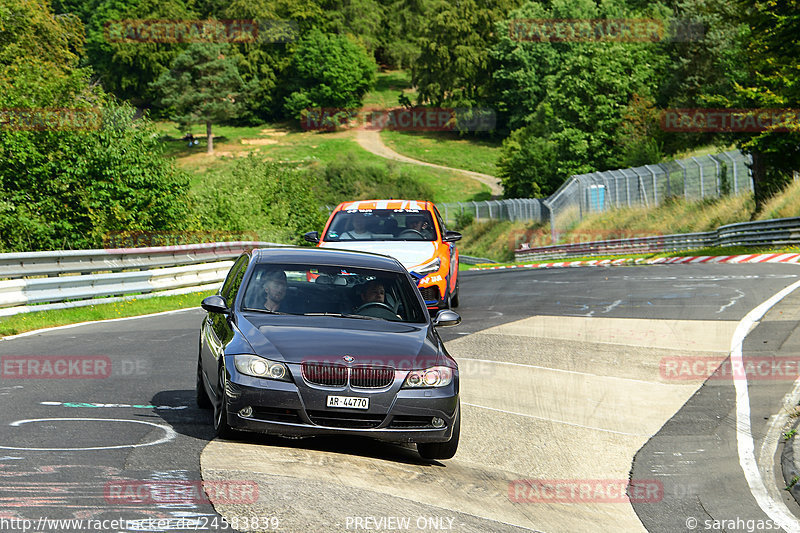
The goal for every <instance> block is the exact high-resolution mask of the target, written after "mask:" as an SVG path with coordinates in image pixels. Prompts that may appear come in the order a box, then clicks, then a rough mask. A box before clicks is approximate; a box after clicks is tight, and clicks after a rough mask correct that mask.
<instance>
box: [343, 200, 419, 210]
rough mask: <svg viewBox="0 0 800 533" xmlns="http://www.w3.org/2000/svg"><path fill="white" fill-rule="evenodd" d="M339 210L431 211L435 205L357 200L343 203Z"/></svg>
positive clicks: (412, 201) (417, 201)
mask: <svg viewBox="0 0 800 533" xmlns="http://www.w3.org/2000/svg"><path fill="white" fill-rule="evenodd" d="M338 209H339V210H341V211H344V210H347V209H418V210H420V211H431V210H432V209H433V204H432V203H431V202H428V201H427V200H356V201H353V202H342V203H341V204H339V207H338Z"/></svg>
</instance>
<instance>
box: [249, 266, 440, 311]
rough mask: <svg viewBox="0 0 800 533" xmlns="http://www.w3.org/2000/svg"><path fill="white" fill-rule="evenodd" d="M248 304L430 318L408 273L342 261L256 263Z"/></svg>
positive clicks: (258, 307) (251, 307) (256, 307)
mask: <svg viewBox="0 0 800 533" xmlns="http://www.w3.org/2000/svg"><path fill="white" fill-rule="evenodd" d="M242 308H243V309H244V310H245V311H255V312H262V313H274V314H289V315H298V316H335V317H341V318H348V319H362V320H390V321H392V322H414V323H424V322H426V316H425V309H424V308H423V307H422V305H421V304H420V302H419V300H418V298H417V293H416V288H415V287H414V286H413V285H412V284H411V282H410V281H409V279H408V276H407V275H406V274H405V273H398V272H387V271H383V270H372V269H365V268H350V267H341V266H335V267H334V266H319V265H310V264H303V265H277V264H259V265H256V266H255V269H254V271H253V273H252V275H251V276H250V277H249V279H248V281H247V286H246V287H245V292H244V300H243V303H242Z"/></svg>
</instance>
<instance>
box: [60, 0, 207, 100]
mask: <svg viewBox="0 0 800 533" xmlns="http://www.w3.org/2000/svg"><path fill="white" fill-rule="evenodd" d="M92 4H94V5H92ZM87 5H91V8H90V9H84V10H83V11H79V13H81V12H82V13H83V14H82V17H84V21H85V24H86V35H87V39H86V60H87V61H88V63H89V65H91V67H92V69H93V70H94V73H95V75H96V77H97V79H98V80H99V82H100V83H101V84H102V86H103V89H105V90H106V91H107V92H111V93H113V94H114V95H116V96H117V97H119V98H122V99H125V100H128V101H130V102H131V103H133V104H134V105H136V106H139V107H150V106H151V105H152V104H153V102H154V101H155V100H156V99H157V94H156V93H155V92H154V91H153V89H152V88H151V85H150V84H151V83H152V82H153V81H154V80H156V79H158V77H159V76H160V75H161V74H162V73H163V72H165V71H166V70H168V68H169V65H170V63H171V62H172V61H173V60H174V59H175V57H177V56H178V54H180V53H181V52H182V51H183V50H184V49H185V48H186V46H187V44H186V43H180V42H158V39H152V40H150V41H148V40H147V39H148V37H147V33H146V32H142V33H141V34H139V35H138V36H135V37H134V35H131V34H128V33H127V30H126V28H130V27H131V26H129V25H126V24H124V23H123V21H143V20H167V21H181V20H193V19H197V18H198V14H197V13H196V12H195V11H194V10H192V9H191V8H190V7H188V6H187V3H186V2H184V0H137V1H131V0H91V1H90V2H87ZM62 9H71V8H70V6H69V4H66V3H64V5H63V6H62ZM136 39H142V40H136Z"/></svg>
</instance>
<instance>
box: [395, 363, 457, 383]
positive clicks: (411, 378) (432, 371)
mask: <svg viewBox="0 0 800 533" xmlns="http://www.w3.org/2000/svg"><path fill="white" fill-rule="evenodd" d="M452 381H453V369H452V368H449V367H446V366H433V367H431V368H426V369H425V370H412V371H411V372H409V373H408V376H407V377H406V380H405V382H404V383H403V388H409V389H416V388H421V387H446V386H447V385H450V383H451V382H452Z"/></svg>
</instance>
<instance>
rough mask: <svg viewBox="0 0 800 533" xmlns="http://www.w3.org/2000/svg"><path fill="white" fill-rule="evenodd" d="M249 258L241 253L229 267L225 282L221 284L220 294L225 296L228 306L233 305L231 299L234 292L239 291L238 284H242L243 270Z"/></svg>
mask: <svg viewBox="0 0 800 533" xmlns="http://www.w3.org/2000/svg"><path fill="white" fill-rule="evenodd" d="M249 260H250V257H249V256H248V255H247V254H243V255H241V256H240V257H239V259H237V260H236V262H235V263H234V264H233V267H231V270H230V272H228V277H227V278H225V283H223V284H222V289H221V290H220V296H222V297H223V298H225V301H226V302H227V303H228V306H231V305H233V301H234V300H235V299H236V294H237V293H238V292H239V286H240V285H241V284H242V277H244V272H245V270H247V263H248V262H249Z"/></svg>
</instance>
